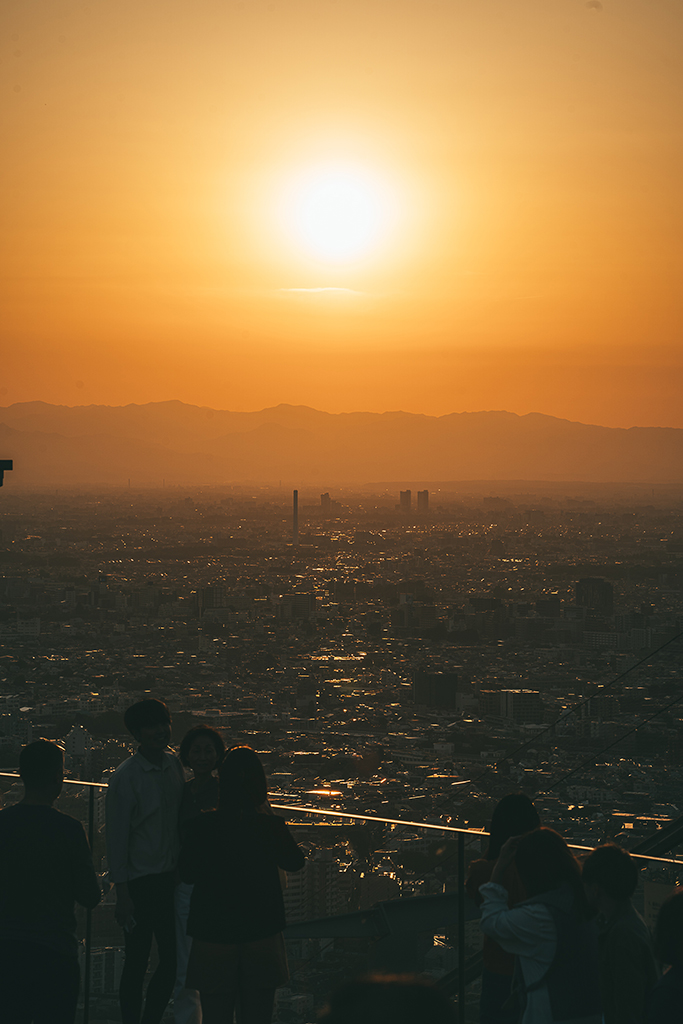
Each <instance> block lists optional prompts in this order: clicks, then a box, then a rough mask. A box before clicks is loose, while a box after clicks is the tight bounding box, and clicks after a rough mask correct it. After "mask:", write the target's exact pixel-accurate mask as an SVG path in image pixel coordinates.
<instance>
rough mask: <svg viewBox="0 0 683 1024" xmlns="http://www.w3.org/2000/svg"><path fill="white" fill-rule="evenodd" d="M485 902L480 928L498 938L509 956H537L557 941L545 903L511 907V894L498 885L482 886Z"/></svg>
mask: <svg viewBox="0 0 683 1024" xmlns="http://www.w3.org/2000/svg"><path fill="white" fill-rule="evenodd" d="M479 892H480V894H481V896H482V898H483V900H484V902H483V903H482V907H481V928H482V931H483V932H484V934H485V935H488V936H489V937H490V938H492V939H495V940H496V942H498V943H499V945H500V946H502V948H503V949H504V950H505V952H506V953H513V954H515V955H516V956H527V957H538V955H539V953H540V954H541V955H543V952H545V951H546V950H547V949H548V944H550V945H551V946H552V947H554V946H555V943H556V942H557V932H556V929H555V922H554V921H553V919H552V915H551V913H550V911H549V910H548V908H547V907H546V906H544V904H542V903H531V904H528V905H524V904H522V905H521V906H518V907H512V909H510V908H509V907H508V891H507V889H506V888H505V887H504V886H502V885H497V884H496V883H495V882H486V883H485V885H480V886H479ZM544 959H545V957H544Z"/></svg>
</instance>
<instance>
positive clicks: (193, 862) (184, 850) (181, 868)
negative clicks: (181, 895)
mask: <svg viewBox="0 0 683 1024" xmlns="http://www.w3.org/2000/svg"><path fill="white" fill-rule="evenodd" d="M188 824H189V827H188V828H187V829H185V831H184V834H183V837H182V843H181V846H180V857H179V858H178V873H179V875H180V880H181V882H185V884H186V885H193V884H194V883H195V882H196V881H197V878H198V876H199V873H200V871H201V863H200V854H201V851H202V849H205V848H206V843H207V842H208V839H204V841H202V839H201V836H202V834H203V829H202V826H203V825H204V822H203V821H202V820H197V818H193V819H192V821H190V822H189V823H188Z"/></svg>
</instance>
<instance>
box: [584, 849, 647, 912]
mask: <svg viewBox="0 0 683 1024" xmlns="http://www.w3.org/2000/svg"><path fill="white" fill-rule="evenodd" d="M638 873H639V868H638V864H637V863H636V861H635V860H634V859H633V857H631V855H630V854H629V853H628V852H627V851H626V850H622V848H621V847H620V846H617V845H616V843H605V845H604V846H598V847H596V849H595V850H593V852H592V853H589V854H588V856H587V857H586V859H585V861H584V862H583V868H582V871H581V878H582V880H583V884H584V885H588V886H593V885H597V886H598V887H599V888H600V889H602V890H603V892H605V893H606V894H607V895H608V896H610V897H611V898H612V899H613V900H620V901H623V900H628V899H630V898H631V896H633V893H634V892H635V891H636V886H637V884H638Z"/></svg>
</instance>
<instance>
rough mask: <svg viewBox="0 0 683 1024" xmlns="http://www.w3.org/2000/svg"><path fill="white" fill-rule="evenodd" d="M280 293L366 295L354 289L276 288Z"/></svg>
mask: <svg viewBox="0 0 683 1024" xmlns="http://www.w3.org/2000/svg"><path fill="white" fill-rule="evenodd" d="M278 291H280V292H294V293H296V294H304V295H320V294H323V293H325V292H328V293H332V294H337V295H366V294H367V292H359V291H356V290H355V289H354V288H332V287H330V288H278Z"/></svg>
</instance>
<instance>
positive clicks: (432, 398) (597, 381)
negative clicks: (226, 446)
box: [0, 0, 683, 427]
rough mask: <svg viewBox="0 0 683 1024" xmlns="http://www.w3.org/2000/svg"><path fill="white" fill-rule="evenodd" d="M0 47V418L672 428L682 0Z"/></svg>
mask: <svg viewBox="0 0 683 1024" xmlns="http://www.w3.org/2000/svg"><path fill="white" fill-rule="evenodd" d="M0 19H1V20H0V38H1V46H2V61H1V64H0V75H1V80H2V138H3V150H4V157H3V161H2V169H1V173H2V193H1V195H2V198H1V199H0V203H1V205H2V234H3V246H2V276H3V287H2V310H1V321H2V323H1V330H2V342H1V343H2V370H1V373H0V405H9V404H10V403H13V402H21V401H31V400H38V399H39V400H43V401H47V402H56V403H64V404H67V405H77V404H78V405H80V404H90V403H107V404H117V405H118V404H123V403H128V402H149V401H161V400H165V399H172V398H173V399H181V400H182V401H185V402H191V403H195V404H199V405H209V406H213V407H215V408H222V409H234V410H249V409H260V408H263V407H264V406H269V405H275V404H277V403H280V402H288V403H293V404H306V405H311V406H314V407H316V408H319V409H324V410H326V411H329V412H341V411H353V410H361V409H364V410H373V411H380V412H381V411H384V410H389V409H403V410H406V411H409V412H422V413H427V414H432V415H441V414H444V413H448V412H459V411H474V410H485V409H507V410H509V411H511V412H517V413H527V412H531V411H535V412H543V413H549V414H552V415H555V416H562V417H566V418H569V419H574V420H582V421H583V422H591V423H599V424H605V425H608V426H633V425H640V426H657V425H661V426H677V427H683V345H682V344H681V329H682V325H683V316H682V312H683V310H682V300H681V295H683V284H682V280H681V279H682V273H681V271H682V260H681V252H682V248H683V233H682V229H683V216H682V212H683V210H682V206H683V190H682V188H681V183H682V182H683V125H682V113H681V112H682V111H683V61H682V60H681V53H682V52H683V6H682V5H681V2H680V0H604V2H603V3H601V4H600V3H597V2H596V0H592V2H590V3H586V2H585V0H476V2H475V0H469V2H464V0H448V2H446V0H443V2H437V3H432V2H430V0H243V2H241V0H240V2H237V0H192V2H190V0H90V2H87V3H82V2H78V3H76V2H73V0H68V2H67V0H5V2H4V3H3V5H2V10H1V13H0ZM330 203H331V204H332V207H331V208H330ZM326 204H327V205H326ZM335 204H336V205H335Z"/></svg>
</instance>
